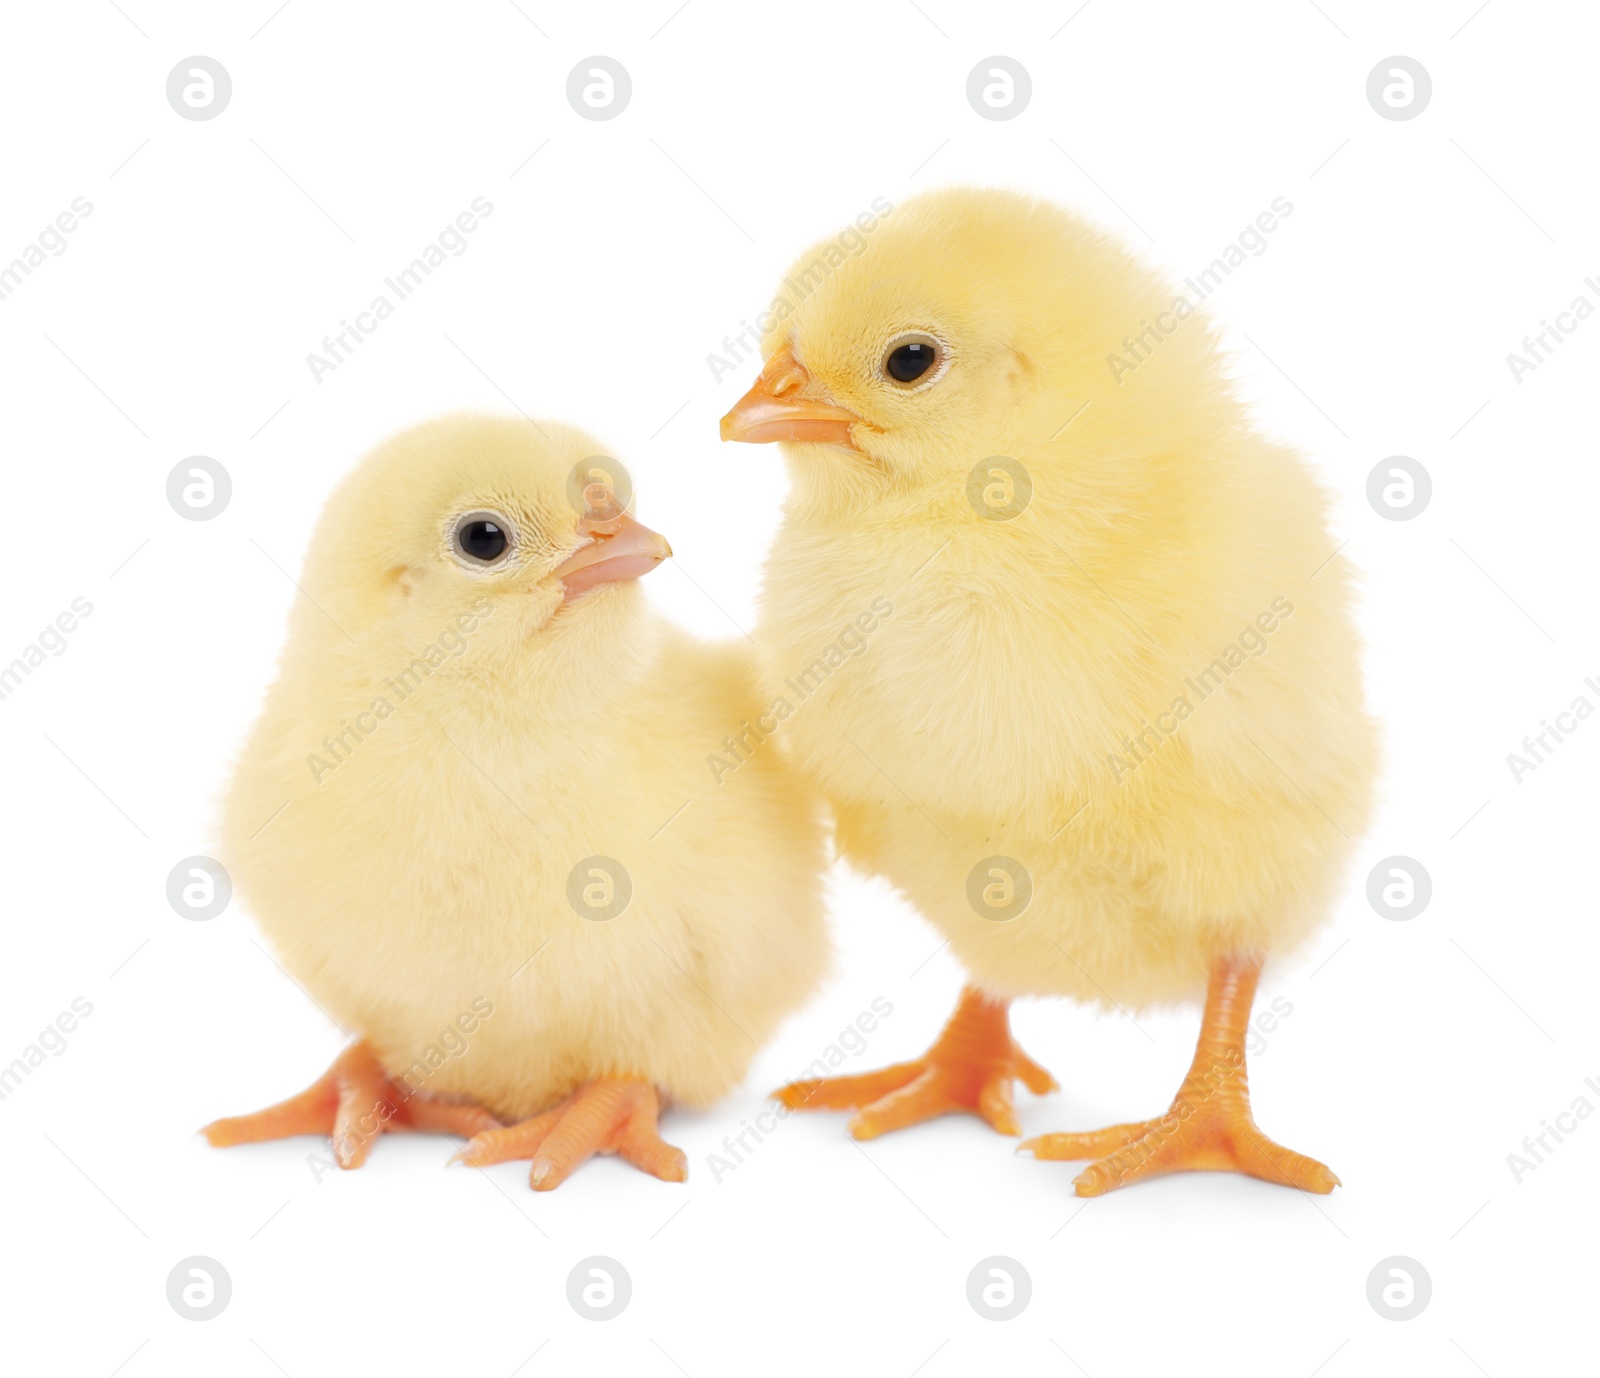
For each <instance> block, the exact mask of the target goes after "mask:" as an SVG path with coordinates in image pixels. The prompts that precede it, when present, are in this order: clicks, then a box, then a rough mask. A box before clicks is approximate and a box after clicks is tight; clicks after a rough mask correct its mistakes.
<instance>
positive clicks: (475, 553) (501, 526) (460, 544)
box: [455, 512, 511, 565]
mask: <svg viewBox="0 0 1600 1378" xmlns="http://www.w3.org/2000/svg"><path fill="white" fill-rule="evenodd" d="M455 543H456V550H457V551H458V552H459V554H460V555H461V556H462V557H463V559H465V560H466V561H467V562H468V563H470V564H479V565H492V564H494V563H495V561H496V560H498V559H499V558H500V557H501V556H502V555H504V554H505V553H506V549H507V547H509V545H510V544H511V540H510V537H509V535H508V534H507V525H506V522H505V520H504V519H503V518H502V517H500V516H498V515H496V514H494V513H490V512H473V513H470V514H469V515H468V516H466V517H463V518H462V519H461V520H460V521H459V522H458V523H457V524H456V538H455Z"/></svg>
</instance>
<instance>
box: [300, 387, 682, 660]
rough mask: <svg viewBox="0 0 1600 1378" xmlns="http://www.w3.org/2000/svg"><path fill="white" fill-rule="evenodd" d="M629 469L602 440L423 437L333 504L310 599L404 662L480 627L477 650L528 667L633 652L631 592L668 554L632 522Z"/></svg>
mask: <svg viewBox="0 0 1600 1378" xmlns="http://www.w3.org/2000/svg"><path fill="white" fill-rule="evenodd" d="M620 472H621V471H620V468H619V466H617V465H616V464H615V462H614V461H612V460H610V459H608V458H607V457H605V456H604V454H603V453H602V451H601V449H600V446H599V445H598V444H597V443H596V442H595V441H594V440H592V439H590V438H589V437H588V436H586V435H585V434H583V433H582V432H581V431H577V430H575V429H573V428H571V427H568V426H563V425H560V424H557V423H553V422H541V423H535V422H532V421H525V420H521V419H512V418H499V417H482V416H454V417H447V418H445V419H442V420H439V421H434V422H430V423H427V424H425V425H421V426H417V427H415V428H413V429H411V430H408V431H405V432H403V433H401V434H400V435H398V436H395V437H394V438H393V439H391V440H389V441H388V442H387V443H385V444H384V445H382V446H380V447H379V448H378V449H377V450H376V451H374V452H373V453H372V454H371V455H369V456H368V457H367V459H366V460H365V461H364V462H363V463H362V464H361V465H360V466H359V467H358V468H357V469H356V471H355V472H354V473H353V474H352V475H351V476H350V477H349V478H348V479H347V480H346V481H345V483H344V484H343V486H342V487H341V488H340V489H339V490H338V491H337V492H336V493H335V494H334V496H333V497H332V499H331V500H330V501H329V503H328V506H327V510H326V511H325V512H324V514H323V517H322V520H321V523H320V524H319V527H318V530H317V534H316V537H315V539H314V541H313V543H312V547H311V554H310V556H309V558H308V560H307V565H306V575H305V578H306V588H307V592H308V593H309V594H310V595H311V598H312V600H313V601H314V602H315V603H316V604H317V605H318V606H319V607H320V608H322V609H323V610H324V611H325V612H326V614H327V618H326V620H327V621H328V622H329V623H331V624H332V625H333V627H336V628H337V629H338V631H341V632H343V633H344V634H345V635H346V637H348V638H349V639H350V640H352V641H356V642H358V643H359V642H363V641H374V640H376V641H382V642H385V643H397V644H398V647H399V649H401V650H405V649H407V648H411V647H416V648H421V647H423V646H425V645H430V644H436V643H438V642H439V641H440V638H441V637H442V636H444V637H448V635H449V633H450V629H452V628H454V629H455V630H456V634H457V638H458V639H459V637H460V636H461V635H463V634H465V631H466V629H467V628H468V626H469V625H470V627H471V634H472V636H473V640H474V643H475V644H478V645H484V644H485V643H487V647H488V648H489V650H490V654H491V655H493V654H495V652H496V651H498V652H499V653H501V654H502V655H503V656H504V655H515V656H516V657H517V658H518V659H519V661H526V660H528V659H529V658H530V657H534V658H537V656H538V654H539V652H540V651H541V650H549V651H550V652H551V653H552V654H558V653H559V652H560V651H561V650H562V649H563V648H566V647H569V646H570V645H571V643H572V640H573V639H574V638H579V639H581V640H582V642H583V643H584V644H585V646H586V647H588V648H589V649H590V651H591V652H592V650H593V643H595V642H600V643H601V644H604V643H605V642H608V641H618V640H625V639H626V636H627V633H628V631H629V629H630V624H631V623H632V622H633V621H634V620H635V619H636V618H637V617H638V616H639V615H640V614H641V612H642V606H641V604H640V602H639V593H638V590H637V589H636V588H635V587H634V581H635V580H636V579H637V578H638V577H639V576H640V575H642V574H644V573H647V572H648V571H649V570H651V569H654V568H655V566H656V565H657V564H659V563H660V562H661V561H662V560H664V559H666V558H667V557H668V556H670V555H671V554H672V550H671V547H670V546H669V545H668V544H667V543H666V541H665V540H664V539H663V538H662V537H660V536H659V535H657V534H656V533H655V532H653V531H651V530H649V529H648V528H647V527H645V526H643V525H641V524H640V523H639V522H637V521H635V520H634V518H633V517H632V516H631V515H630V514H629V513H628V511H627V510H626V504H627V497H628V494H627V492H626V490H625V489H624V491H623V492H622V493H620V494H619V492H618V476H619V474H620ZM606 633H610V634H611V635H609V636H607V635H605V634H606ZM329 635H330V637H332V636H336V635H337V633H336V632H330V633H329ZM446 649H447V650H449V651H451V653H452V654H454V648H453V647H447V648H446ZM478 658H479V657H474V660H477V659H478Z"/></svg>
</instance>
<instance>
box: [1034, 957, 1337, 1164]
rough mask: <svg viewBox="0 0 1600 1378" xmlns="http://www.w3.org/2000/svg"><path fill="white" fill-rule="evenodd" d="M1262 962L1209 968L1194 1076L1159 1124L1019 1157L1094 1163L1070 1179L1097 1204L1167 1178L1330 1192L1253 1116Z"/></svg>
mask: <svg viewBox="0 0 1600 1378" xmlns="http://www.w3.org/2000/svg"><path fill="white" fill-rule="evenodd" d="M1260 975H1261V963H1260V961H1258V960H1256V959H1253V958H1252V959H1238V958H1221V959H1219V960H1218V961H1217V962H1215V963H1214V964H1213V966H1212V968H1211V981H1210V985H1209V988H1208V989H1207V992H1206V1011H1205V1016H1204V1018H1203V1020H1202V1021H1201V1025H1200V1040H1199V1042H1198V1044H1197V1045H1196V1047H1195V1053H1194V1061H1193V1063H1191V1064H1190V1067H1189V1073H1188V1075H1187V1076H1186V1077H1184V1079H1183V1084H1182V1085H1181V1086H1180V1087H1179V1088H1178V1094H1177V1095H1176V1096H1174V1097H1173V1100H1172V1106H1171V1108H1170V1109H1169V1110H1168V1111H1167V1113H1166V1114H1165V1115H1163V1116H1162V1117H1161V1118H1160V1119H1156V1120H1145V1121H1142V1122H1139V1123H1135V1124H1119V1125H1113V1126H1112V1127H1111V1128H1109V1129H1100V1130H1095V1131H1094V1132H1092V1133H1087V1134H1045V1135H1042V1136H1040V1137H1039V1138H1037V1139H1029V1140H1028V1141H1027V1142H1026V1143H1024V1144H1022V1145H1021V1146H1020V1147H1019V1149H1018V1151H1019V1152H1021V1151H1027V1152H1030V1153H1032V1154H1033V1156H1034V1157H1036V1158H1050V1159H1062V1160H1066V1161H1071V1162H1080V1161H1083V1160H1085V1159H1094V1160H1095V1161H1094V1162H1092V1163H1091V1164H1090V1165H1089V1166H1088V1167H1087V1168H1085V1169H1084V1170H1083V1171H1082V1172H1081V1173H1079V1174H1078V1176H1077V1177H1076V1178H1075V1179H1074V1181H1073V1186H1074V1188H1075V1190H1076V1191H1077V1194H1078V1195H1079V1196H1100V1195H1102V1194H1103V1193H1105V1192H1108V1191H1115V1190H1116V1189H1117V1188H1118V1187H1125V1186H1131V1185H1132V1184H1133V1183H1135V1182H1142V1181H1144V1180H1145V1179H1146V1178H1148V1177H1160V1176H1163V1175H1164V1174H1166V1173H1169V1172H1242V1173H1245V1174H1247V1175H1248V1176H1251V1177H1259V1178H1261V1179H1262V1180H1263V1181H1267V1182H1277V1183H1280V1184H1281V1185H1283V1186H1288V1187H1299V1188H1300V1190H1302V1191H1314V1192H1319V1193H1323V1194H1326V1193H1327V1192H1330V1191H1332V1190H1333V1189H1334V1188H1335V1187H1336V1186H1338V1185H1339V1179H1338V1178H1337V1177H1336V1176H1334V1174H1333V1173H1332V1172H1331V1171H1330V1170H1329V1169H1328V1168H1327V1167H1325V1166H1323V1164H1321V1163H1319V1162H1317V1161H1316V1159H1314V1158H1307V1157H1305V1156H1304V1155H1303V1154H1299V1153H1295V1152H1292V1151H1291V1150H1290V1149H1287V1148H1284V1147H1282V1146H1281V1145H1279V1144H1276V1143H1274V1142H1273V1141H1272V1140H1271V1139H1269V1138H1268V1137H1267V1136H1266V1135H1265V1134H1263V1133H1262V1132H1261V1131H1260V1130H1259V1129H1257V1128H1256V1122H1255V1119H1254V1118H1253V1117H1252V1115H1251V1113H1250V1084H1249V1078H1248V1076H1247V1075H1246V1071H1245V1057H1244V1042H1245V1037H1246V1035H1247V1033H1248V1026H1249V1021H1250V1006H1251V1003H1252V1002H1253V1001H1254V1000H1255V994H1256V982H1257V979H1258V978H1259V977H1260Z"/></svg>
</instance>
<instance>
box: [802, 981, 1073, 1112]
mask: <svg viewBox="0 0 1600 1378" xmlns="http://www.w3.org/2000/svg"><path fill="white" fill-rule="evenodd" d="M1019 1077H1020V1078H1021V1079H1022V1082H1023V1084H1024V1085H1026V1086H1027V1088H1028V1089H1029V1090H1030V1091H1032V1092H1033V1093H1034V1094H1035V1095H1041V1096H1042V1095H1043V1094H1044V1093H1045V1092H1047V1091H1054V1090H1055V1089H1056V1082H1055V1078H1054V1077H1052V1076H1051V1075H1050V1073H1048V1072H1047V1071H1045V1070H1044V1068H1043V1067H1041V1066H1040V1065H1039V1064H1038V1063H1037V1062H1035V1061H1034V1060H1033V1059H1032V1058H1031V1057H1029V1056H1028V1055H1027V1054H1026V1053H1025V1052H1023V1051H1022V1049H1021V1048H1019V1047H1018V1046H1017V1044H1016V1040H1015V1039H1013V1038H1012V1037H1011V1027H1010V1024H1009V1022H1008V1020H1007V1016H1006V1004H1005V1002H1004V1001H999V1000H990V999H988V998H987V997H986V996H984V995H982V994H981V993H980V992H979V991H977V990H976V989H974V988H973V987H971V986H968V987H967V988H966V989H965V990H963V991H962V992H961V1003H960V1004H958V1005H957V1006H956V1012H955V1013H954V1014H953V1015H951V1016H950V1022H949V1023H948V1024H946V1025H945V1026H944V1032H942V1033H941V1034H940V1035H939V1039H938V1041H937V1042H936V1043H935V1044H934V1045H933V1047H931V1048H929V1049H928V1051H927V1052H926V1053H924V1054H923V1055H922V1056H921V1057H920V1058H918V1059H916V1060H915V1061H913V1062H901V1063H896V1064H895V1065H894V1066H892V1067H885V1068H883V1070H882V1071H878V1072H867V1073H864V1074H863V1075H861V1076H852V1077H824V1078H822V1079H820V1080H813V1081H796V1082H791V1083H790V1084H789V1085H788V1086H785V1087H783V1088H781V1089H780V1090H778V1091H775V1092H773V1095H774V1096H775V1097H776V1098H777V1099H778V1100H780V1101H782V1102H783V1103H784V1104H785V1105H787V1106H788V1107H789V1108H790V1109H791V1110H839V1109H845V1108H851V1109H858V1110H859V1112H860V1113H858V1114H857V1115H855V1116H854V1117H853V1118H852V1119H851V1121H850V1126H849V1127H850V1132H851V1134H853V1135H854V1136H855V1137H856V1138H858V1139H875V1138H877V1137H878V1135H880V1134H887V1133H889V1132H890V1131H891V1130H895V1129H904V1128H905V1127H906V1126H907V1125H913V1124H920V1123H922V1121H924V1120H931V1119H934V1118H936V1117H937V1116H939V1115H948V1114H951V1113H953V1112H955V1111H958V1110H959V1111H967V1112H969V1113H973V1114H977V1115H981V1116H982V1117H983V1119H984V1120H985V1121H987V1122H988V1124H989V1125H990V1126H991V1127H992V1128H994V1129H996V1130H998V1131H999V1132H1000V1133H1002V1134H1020V1133H1021V1132H1022V1129H1021V1127H1020V1126H1019V1125H1018V1124H1017V1116H1016V1111H1015V1110H1014V1109H1012V1105H1011V1083H1012V1082H1013V1081H1014V1080H1016V1079H1017V1078H1019Z"/></svg>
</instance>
